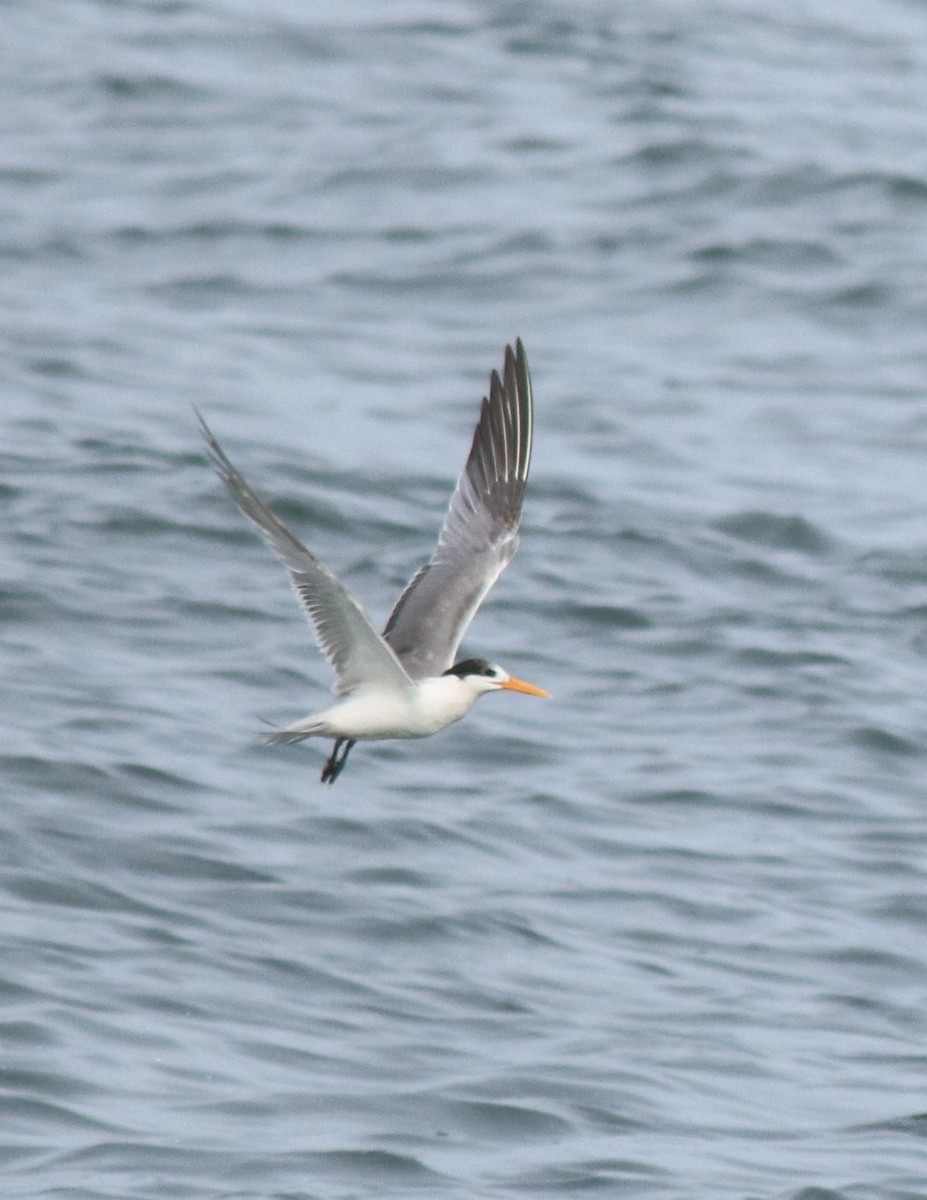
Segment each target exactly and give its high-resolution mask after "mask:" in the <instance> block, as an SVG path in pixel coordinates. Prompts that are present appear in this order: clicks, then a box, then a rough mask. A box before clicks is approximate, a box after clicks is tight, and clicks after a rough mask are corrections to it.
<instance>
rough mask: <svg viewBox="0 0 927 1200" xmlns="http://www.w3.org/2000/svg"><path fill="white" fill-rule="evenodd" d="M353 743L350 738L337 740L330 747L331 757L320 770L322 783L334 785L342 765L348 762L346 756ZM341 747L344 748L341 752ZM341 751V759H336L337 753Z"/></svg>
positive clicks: (342, 767)
mask: <svg viewBox="0 0 927 1200" xmlns="http://www.w3.org/2000/svg"><path fill="white" fill-rule="evenodd" d="M353 745H354V742H353V741H352V740H351V739H350V738H337V739H336V740H335V744H334V746H333V747H332V752H331V755H330V756H329V758H328V761H327V762H326V763H325V766H324V767H323V768H322V782H323V783H334V782H335V780H336V779H337V778H338V776H339V775H340V774H341V772H342V771H343V770H344V764H345V763H346V762H347V761H348V755H349V754H350V753H351V747H352V746H353ZM342 746H343V747H344V749H343V750H341V748H342ZM339 750H341V757H340V758H339V757H338V751H339Z"/></svg>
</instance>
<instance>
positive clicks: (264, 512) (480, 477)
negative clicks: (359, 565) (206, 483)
mask: <svg viewBox="0 0 927 1200" xmlns="http://www.w3.org/2000/svg"><path fill="white" fill-rule="evenodd" d="M196 415H197V417H198V419H199V423H200V428H201V429H202V433H203V436H204V438H205V439H206V445H207V448H208V451H209V455H210V457H211V459H212V461H213V464H214V466H215V468H216V470H217V472H218V474H219V477H220V479H221V480H222V481H223V483H224V484H225V486H226V487H227V488H228V490H229V491H230V492H231V494H232V497H233V499H234V500H235V502H236V503H237V505H238V507H239V508H240V509H241V511H242V512H243V513H244V515H245V516H246V517H247V518H248V519H249V520H250V521H252V522H253V523H254V524H255V525H256V526H257V528H258V530H259V531H260V533H261V535H262V536H263V538H264V540H265V541H266V542H267V544H268V545H269V546H270V548H271V549H272V550H273V551H274V553H275V554H276V555H277V556H278V557H279V558H280V559H281V560H282V562H283V564H284V566H285V567H286V568H287V570H288V571H289V573H290V578H291V581H292V583H293V586H294V587H295V588H296V592H297V594H298V596H299V598H300V600H301V601H302V604H303V607H304V609H305V611H306V614H307V616H308V617H309V620H310V622H311V623H312V626H313V628H314V631H315V636H316V641H317V642H318V645H319V648H320V649H321V650H322V652H323V653H324V654H325V656H326V657H327V658H328V660H329V662H330V663H331V665H332V667H333V668H334V671H335V675H336V677H337V679H336V683H335V687H334V695H335V697H336V701H335V703H334V704H331V705H330V706H329V707H328V708H323V709H321V710H320V711H318V712H314V713H311V714H310V715H309V716H308V717H304V718H303V719H302V720H301V721H297V722H296V723H295V724H293V725H290V726H288V727H287V728H285V729H280V730H276V731H275V732H273V733H269V734H265V735H264V737H263V740H264V741H265V742H267V743H269V744H271V745H280V744H284V743H287V742H298V741H302V740H303V739H304V738H313V737H323V738H326V737H327V738H334V747H333V749H332V752H331V755H330V756H329V758H328V760H327V761H326V763H325V766H324V767H323V769H322V782H323V783H334V782H335V780H336V779H337V778H338V776H339V775H340V774H341V772H342V770H343V769H344V765H345V763H346V761H347V758H348V754H349V753H350V752H351V748H352V747H353V745H354V743H355V742H358V741H376V740H380V739H385V738H416V737H428V736H429V735H431V734H433V733H437V732H438V731H439V730H441V729H444V728H446V727H447V726H448V725H451V724H453V723H454V722H455V721H459V720H460V718H461V717H463V716H464V715H465V714H466V713H467V712H468V711H469V710H470V709H471V708H472V707H473V705H474V703H475V702H476V701H477V700H478V699H479V697H480V696H483V695H486V694H487V693H488V692H498V691H510V692H524V693H526V694H527V695H530V696H549V695H550V693H549V692H546V691H544V689H543V688H539V687H535V686H534V684H531V683H525V682H524V681H523V680H521V679H516V678H515V677H514V676H513V675H510V674H508V672H507V671H504V670H503V669H502V667H500V666H497V665H496V664H495V663H491V662H487V661H486V660H485V659H483V658H468V659H465V660H464V661H463V662H457V663H455V661H454V659H455V657H456V654H457V650H458V647H459V646H460V643H461V640H462V639H463V636H464V633H465V632H466V630H467V628H468V626H469V625H470V622H471V621H472V619H473V617H474V615H475V614H476V611H477V609H478V608H479V607H480V605H481V604H482V603H483V601H484V600H485V598H486V595H487V593H488V592H489V590H490V588H491V587H492V586H493V584H494V583H495V582H496V580H497V579H498V578H499V576H500V575H501V574H502V572H503V571H504V570H505V568H506V567H507V566H508V564H509V563H510V562H511V560H512V557H513V555H514V554H515V551H516V549H517V547H518V524H519V520H520V518H521V508H522V499H523V497H524V492H525V483H526V481H527V479H528V467H529V465H530V462H531V441H532V427H533V400H532V392H531V376H530V375H529V373H528V360H527V358H526V357H525V349H524V346H523V345H522V344H521V340H520V339H519V340H517V341H516V343H515V349H514V350H513V349H512V347H511V346H506V348H505V365H504V367H503V370H502V375H501V377H500V375H499V373H498V372H497V371H493V372H492V374H491V375H490V379H489V394H488V396H485V397H484V398H483V403H482V408H481V410H480V417H479V420H478V421H477V425H476V429H475V430H474V433H473V442H472V445H471V447H470V454H469V456H468V458H467V462H466V465H465V466H464V469H463V472H462V474H461V476H460V479H459V480H458V482H457V487H456V489H455V491H454V494H453V496H452V497H451V503H450V507H449V509H448V512H447V516H446V518H445V521H444V525H443V527H442V529H441V533H440V535H439V537H438V545H437V547H436V548H435V552H434V554H433V555H432V557H431V560H430V561H429V562H428V563H426V564H425V566H423V567H421V569H420V570H419V571H418V572H416V574H415V575H414V576H413V577H412V579H411V581H410V582H409V584H408V585H407V586H406V588H405V590H404V591H403V593H402V594H401V596H400V597H399V599H398V600H397V601H396V604H395V606H394V608H393V611H392V612H391V613H390V616H389V620H388V621H387V622H386V627H385V628H384V630H383V633H382V635H381V634H379V633H378V632H377V630H376V628H375V627H374V625H373V623H372V621H371V620H370V618H369V617H368V616H367V614H366V612H365V611H364V609H363V608H362V607H361V605H360V604H359V603H358V602H357V600H355V599H354V597H353V596H352V595H351V594H350V592H348V590H347V589H346V588H345V587H344V585H343V584H342V583H340V582H339V580H338V579H337V578H336V577H335V575H333V574H332V572H331V571H330V570H329V569H328V568H327V567H326V566H325V565H324V564H323V563H322V562H320V561H319V559H318V558H316V556H315V555H314V554H313V553H312V552H311V551H310V550H307V549H306V547H305V546H304V545H303V544H302V542H300V541H299V540H298V539H297V538H296V537H295V536H294V535H293V534H292V533H291V532H290V530H289V529H287V527H286V526H285V525H284V524H283V522H282V521H281V520H280V518H279V517H277V516H276V514H275V513H274V512H273V510H272V509H271V508H270V506H269V505H268V504H267V503H266V502H265V501H264V500H263V499H262V498H261V497H260V496H259V495H258V494H257V492H256V491H254V489H253V488H252V487H251V486H250V485H249V484H248V483H246V482H245V480H244V478H243V477H242V475H241V474H240V473H239V472H238V470H236V468H235V467H234V466H233V465H232V463H231V462H230V460H229V458H228V456H227V455H226V453H225V451H224V450H223V449H222V447H221V446H220V445H219V443H218V441H217V440H216V438H215V436H214V435H213V433H212V431H211V430H210V429H209V426H208V425H207V424H206V422H205V421H204V420H203V417H202V415H201V414H200V413H199V412H197V414H196Z"/></svg>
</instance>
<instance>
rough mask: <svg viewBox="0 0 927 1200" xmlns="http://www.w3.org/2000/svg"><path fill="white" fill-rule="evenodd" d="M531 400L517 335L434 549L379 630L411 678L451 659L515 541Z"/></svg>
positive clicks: (494, 379) (442, 667)
mask: <svg viewBox="0 0 927 1200" xmlns="http://www.w3.org/2000/svg"><path fill="white" fill-rule="evenodd" d="M532 426H533V401H532V394H531V376H530V375H529V373H528V360H527V358H526V357H525V348H524V346H523V345H522V344H521V339H519V340H518V341H516V343H515V349H514V350H513V349H512V347H511V346H506V348H505V366H504V368H503V372H502V378H501V379H500V377H499V375H498V373H497V372H496V371H493V373H492V375H491V376H490V380H489V395H488V397H485V398H484V400H483V406H482V409H481V411H480V419H479V421H478V422H477V426H476V430H475V431H474V434H473V444H472V446H471V447H470V455H469V457H468V459H467V463H466V466H465V467H464V469H463V474H462V475H461V476H460V479H459V481H458V483H457V487H456V489H455V491H454V495H453V496H452V497H451V504H450V508H449V509H448V514H447V517H446V519H445V521H444V526H443V528H442V530H441V534H440V537H439V538H438V545H437V548H436V549H435V552H434V556H433V557H432V559H431V561H430V562H429V563H427V564H426V565H425V566H424V567H422V568H421V570H420V571H419V572H418V573H417V574H416V575H415V576H414V577H413V579H412V580H411V582H410V583H409V585H408V586H407V587H406V589H405V591H404V592H403V593H402V595H401V596H400V597H399V600H398V601H397V603H396V606H395V608H394V609H393V611H392V613H391V614H390V618H389V620H388V621H387V623H386V629H385V630H384V631H383V636H384V637H385V638H386V640H387V642H389V644H390V646H392V648H393V650H394V651H395V652H396V654H397V656H398V657H399V660H400V662H401V663H402V665H403V666H404V667H405V669H406V670H407V671H408V673H409V675H410V676H411V677H412V678H413V679H422V678H424V677H425V676H429V675H440V674H442V673H443V672H444V671H446V670H447V669H448V668H449V667H451V666H452V665H453V663H454V657H455V655H456V653H457V648H458V646H459V645H460V642H461V639H462V638H463V635H464V633H465V632H466V629H467V626H468V625H469V624H470V622H471V621H472V620H473V616H474V614H475V613H476V610H477V609H478V608H479V606H480V605H481V604H482V602H483V600H484V599H485V597H486V594H487V592H488V591H489V589H490V588H491V587H492V585H493V584H494V583H495V582H496V580H497V579H498V578H499V576H500V575H501V574H502V572H503V571H504V570H505V568H506V566H507V565H508V564H509V562H510V561H511V559H512V556H513V555H514V553H515V551H516V549H517V548H518V522H519V520H520V518H521V505H522V499H523V497H524V494H525V483H526V481H527V479H528V467H529V465H530V462H531V437H532Z"/></svg>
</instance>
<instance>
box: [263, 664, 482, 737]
mask: <svg viewBox="0 0 927 1200" xmlns="http://www.w3.org/2000/svg"><path fill="white" fill-rule="evenodd" d="M480 694H481V693H480V692H479V691H476V690H474V688H473V687H472V686H470V685H469V684H468V682H467V681H466V680H462V679H460V678H459V677H458V676H456V675H441V676H438V677H437V678H433V679H422V680H420V681H419V682H418V683H416V684H414V685H413V686H412V687H410V688H407V689H404V690H403V691H393V690H390V691H385V690H381V689H372V688H361V689H358V690H357V691H355V692H353V693H352V694H351V695H350V696H346V697H345V699H344V700H340V701H339V702H338V703H337V704H333V705H332V706H331V707H330V708H323V709H322V710H321V711H320V712H316V713H311V714H310V715H309V716H308V717H304V718H303V720H301V721H297V722H296V723H295V724H294V725H290V726H288V727H287V728H286V729H285V730H281V731H280V732H281V733H290V734H294V735H297V736H298V735H302V736H303V737H334V738H351V739H352V740H356V741H377V740H380V739H382V738H416V737H429V736H430V735H431V734H433V733H437V732H438V730H439V729H445V728H446V727H447V726H448V725H453V723H454V722H455V721H459V720H460V718H461V717H462V716H464V714H465V713H467V712H469V710H470V709H471V708H472V707H473V704H474V702H475V701H476V699H477V697H478V696H479V695H480Z"/></svg>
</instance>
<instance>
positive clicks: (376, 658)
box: [196, 412, 412, 696]
mask: <svg viewBox="0 0 927 1200" xmlns="http://www.w3.org/2000/svg"><path fill="white" fill-rule="evenodd" d="M196 415H197V418H198V419H199V423H200V428H201V429H202V431H203V437H204V438H205V439H206V445H207V447H208V448H209V454H210V457H211V458H212V461H213V463H214V465H215V467H216V470H217V471H218V473H219V478H220V479H221V480H222V482H223V483H224V484H225V486H226V487H227V488H228V490H229V491H230V492H231V493H232V497H233V498H234V500H235V502H236V504H237V505H238V507H239V508H240V509H241V511H242V512H243V513H244V514H245V516H246V517H247V518H248V519H249V520H250V521H253V522H254V524H255V525H256V526H257V527H258V529H259V530H260V532H261V534H262V536H263V538H264V540H265V541H266V542H267V544H268V545H269V546H270V548H271V550H273V551H274V553H275V554H276V555H277V556H278V557H279V558H280V559H281V560H282V561H283V564H284V565H285V566H286V568H287V570H288V571H289V572H290V578H291V579H292V581H293V585H294V587H295V588H296V591H297V594H298V595H299V598H300V600H301V601H302V603H303V607H304V608H305V610H306V613H307V615H308V617H309V620H310V621H311V622H312V625H313V628H314V630H315V636H316V640H317V641H318V643H319V647H320V649H321V650H322V651H323V653H324V654H325V656H326V657H327V658H328V660H329V662H330V663H331V664H332V666H333V667H334V669H335V672H336V674H337V676H338V680H337V683H336V685H335V694H336V695H338V696H344V695H347V693H348V692H353V691H354V690H355V688H359V687H364V686H371V685H372V686H375V687H376V686H379V687H389V688H395V689H398V690H404V689H406V688H408V687H411V685H412V681H411V679H410V678H409V676H408V674H407V673H406V671H405V670H404V669H403V667H402V665H401V663H400V662H399V659H398V658H397V657H396V655H395V653H394V652H393V651H392V650H391V649H390V647H389V646H388V645H387V644H386V642H385V641H384V640H383V638H382V637H381V636H380V635H379V633H377V631H376V629H375V628H374V627H373V625H372V623H371V621H370V618H369V617H368V616H367V614H366V613H365V612H364V610H363V608H361V606H360V605H359V604H358V602H357V601H356V600H355V599H354V597H353V596H352V595H351V594H350V592H348V591H347V589H346V588H345V587H344V586H343V584H341V583H340V582H339V581H338V579H336V578H335V576H334V575H333V574H332V573H331V571H329V569H328V568H327V567H326V566H325V565H324V563H321V562H319V560H318V559H317V558H316V557H315V555H314V554H312V553H311V552H310V551H309V550H307V549H306V547H305V546H304V545H303V544H302V542H300V541H299V540H298V538H295V537H294V536H293V534H292V533H290V531H289V529H287V527H286V526H285V525H284V524H283V522H282V521H281V520H280V519H279V517H277V516H276V514H275V513H274V512H273V511H272V509H271V508H270V507H269V505H268V504H266V503H265V501H264V500H262V499H261V497H260V496H259V495H258V494H257V492H255V491H253V490H252V488H250V487H249V486H248V484H247V483H246V482H245V480H244V479H243V478H242V476H241V475H240V474H239V473H238V471H237V470H236V469H235V467H234V466H233V465H232V463H231V462H230V461H229V459H228V457H227V455H226V453H225V451H224V450H223V449H222V447H221V446H220V445H219V443H218V442H217V441H216V439H215V437H214V435H213V433H212V431H211V430H210V428H209V426H208V425H207V424H206V422H205V421H204V420H203V418H202V416H201V415H200V413H199V412H197V414H196Z"/></svg>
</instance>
